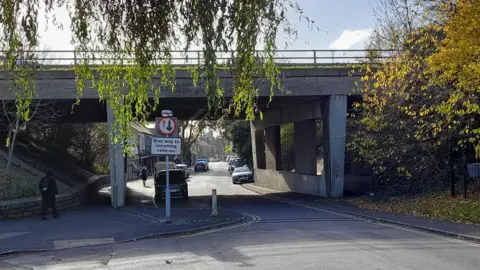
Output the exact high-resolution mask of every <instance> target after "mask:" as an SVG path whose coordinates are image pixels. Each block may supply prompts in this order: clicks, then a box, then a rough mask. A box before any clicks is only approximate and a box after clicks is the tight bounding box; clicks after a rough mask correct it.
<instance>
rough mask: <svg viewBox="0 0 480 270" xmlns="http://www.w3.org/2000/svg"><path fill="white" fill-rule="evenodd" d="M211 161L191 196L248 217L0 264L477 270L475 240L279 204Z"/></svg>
mask: <svg viewBox="0 0 480 270" xmlns="http://www.w3.org/2000/svg"><path fill="white" fill-rule="evenodd" d="M210 168H211V169H210V171H209V172H206V173H198V174H196V175H194V176H192V178H191V180H190V183H189V189H190V195H191V197H192V202H194V204H197V205H202V204H205V203H208V202H209V195H210V194H211V189H212V188H216V189H217V193H218V194H219V200H218V204H219V206H220V211H221V210H222V209H233V210H236V211H240V212H244V213H248V214H250V215H251V217H253V221H252V222H250V223H249V224H246V225H237V226H236V227H234V228H226V229H219V230H217V231H213V232H209V233H201V234H198V235H194V236H188V237H178V238H167V239H152V240H144V241H139V242H132V243H127V244H115V245H110V246H101V247H88V248H79V249H71V250H63V251H56V252H47V253H39V254H25V255H17V256H15V257H12V258H5V259H4V262H3V264H2V263H0V268H2V267H6V266H7V265H12V266H13V265H21V266H23V267H32V268H34V269H208V270H210V269H245V268H249V269H356V270H360V269H369V270H370V269H422V270H424V269H435V270H439V269H448V270H451V269H456V270H457V269H475V270H478V269H480V256H479V255H480V245H477V244H473V243H469V242H464V241H460V240H454V239H449V238H445V237H441V236H437V235H433V234H427V233H424V232H419V231H414V230H409V229H403V228H398V227H394V226H390V225H382V224H377V223H370V222H367V221H364V220H360V219H354V218H351V217H348V216H343V215H340V214H337V213H334V212H330V211H327V210H322V209H317V210H315V209H312V208H303V207H300V206H294V205H289V204H284V203H282V202H278V201H274V200H270V199H267V198H265V197H262V196H259V195H256V194H255V193H253V192H250V191H247V190H245V189H244V188H242V187H241V186H239V185H233V184H231V180H230V176H229V174H228V172H227V166H226V164H225V163H211V164H210ZM150 184H151V182H150ZM147 185H148V183H147ZM172 215H174V213H172ZM12 269H14V268H12ZM18 269H24V268H18Z"/></svg>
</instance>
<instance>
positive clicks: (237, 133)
mask: <svg viewBox="0 0 480 270" xmlns="http://www.w3.org/2000/svg"><path fill="white" fill-rule="evenodd" d="M222 125H223V135H224V137H225V138H226V139H227V140H228V141H230V142H232V150H233V152H235V153H236V154H237V155H239V156H240V157H241V158H244V159H247V161H248V163H249V164H250V166H252V162H253V159H252V140H251V132H250V122H249V121H244V120H235V121H224V122H223V123H222Z"/></svg>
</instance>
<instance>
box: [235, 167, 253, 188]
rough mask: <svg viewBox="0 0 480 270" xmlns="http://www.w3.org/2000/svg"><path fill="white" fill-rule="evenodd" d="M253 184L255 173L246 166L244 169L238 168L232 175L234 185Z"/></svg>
mask: <svg viewBox="0 0 480 270" xmlns="http://www.w3.org/2000/svg"><path fill="white" fill-rule="evenodd" d="M252 182H253V172H252V170H250V168H249V167H248V166H247V165H245V166H242V167H237V168H235V169H234V170H233V173H232V183H233V184H242V183H252Z"/></svg>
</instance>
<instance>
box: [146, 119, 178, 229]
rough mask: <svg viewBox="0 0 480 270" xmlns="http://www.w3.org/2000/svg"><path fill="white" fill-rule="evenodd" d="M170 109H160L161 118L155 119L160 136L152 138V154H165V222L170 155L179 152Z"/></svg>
mask: <svg viewBox="0 0 480 270" xmlns="http://www.w3.org/2000/svg"><path fill="white" fill-rule="evenodd" d="M172 115H173V113H172V111H170V110H163V111H162V116H163V117H162V118H158V119H155V130H156V132H157V133H158V135H160V136H156V137H153V138H152V146H151V147H152V148H151V150H152V151H151V152H152V155H165V161H166V166H165V169H166V178H167V179H166V185H165V222H166V223H170V222H171V221H170V220H171V216H170V210H171V206H170V172H169V170H170V168H169V163H170V160H169V157H170V155H179V154H180V152H181V149H182V147H181V145H182V142H181V139H180V138H178V133H177V119H176V118H173V117H172Z"/></svg>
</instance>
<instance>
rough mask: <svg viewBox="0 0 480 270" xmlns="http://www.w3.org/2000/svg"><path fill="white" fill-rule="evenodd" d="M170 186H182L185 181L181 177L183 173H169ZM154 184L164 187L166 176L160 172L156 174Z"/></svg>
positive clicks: (163, 172)
mask: <svg viewBox="0 0 480 270" xmlns="http://www.w3.org/2000/svg"><path fill="white" fill-rule="evenodd" d="M169 178H170V181H169V182H170V184H183V183H185V179H184V177H183V171H170V173H169ZM156 184H158V185H166V184H167V176H166V172H165V171H162V172H159V173H158V177H157V181H156Z"/></svg>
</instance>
